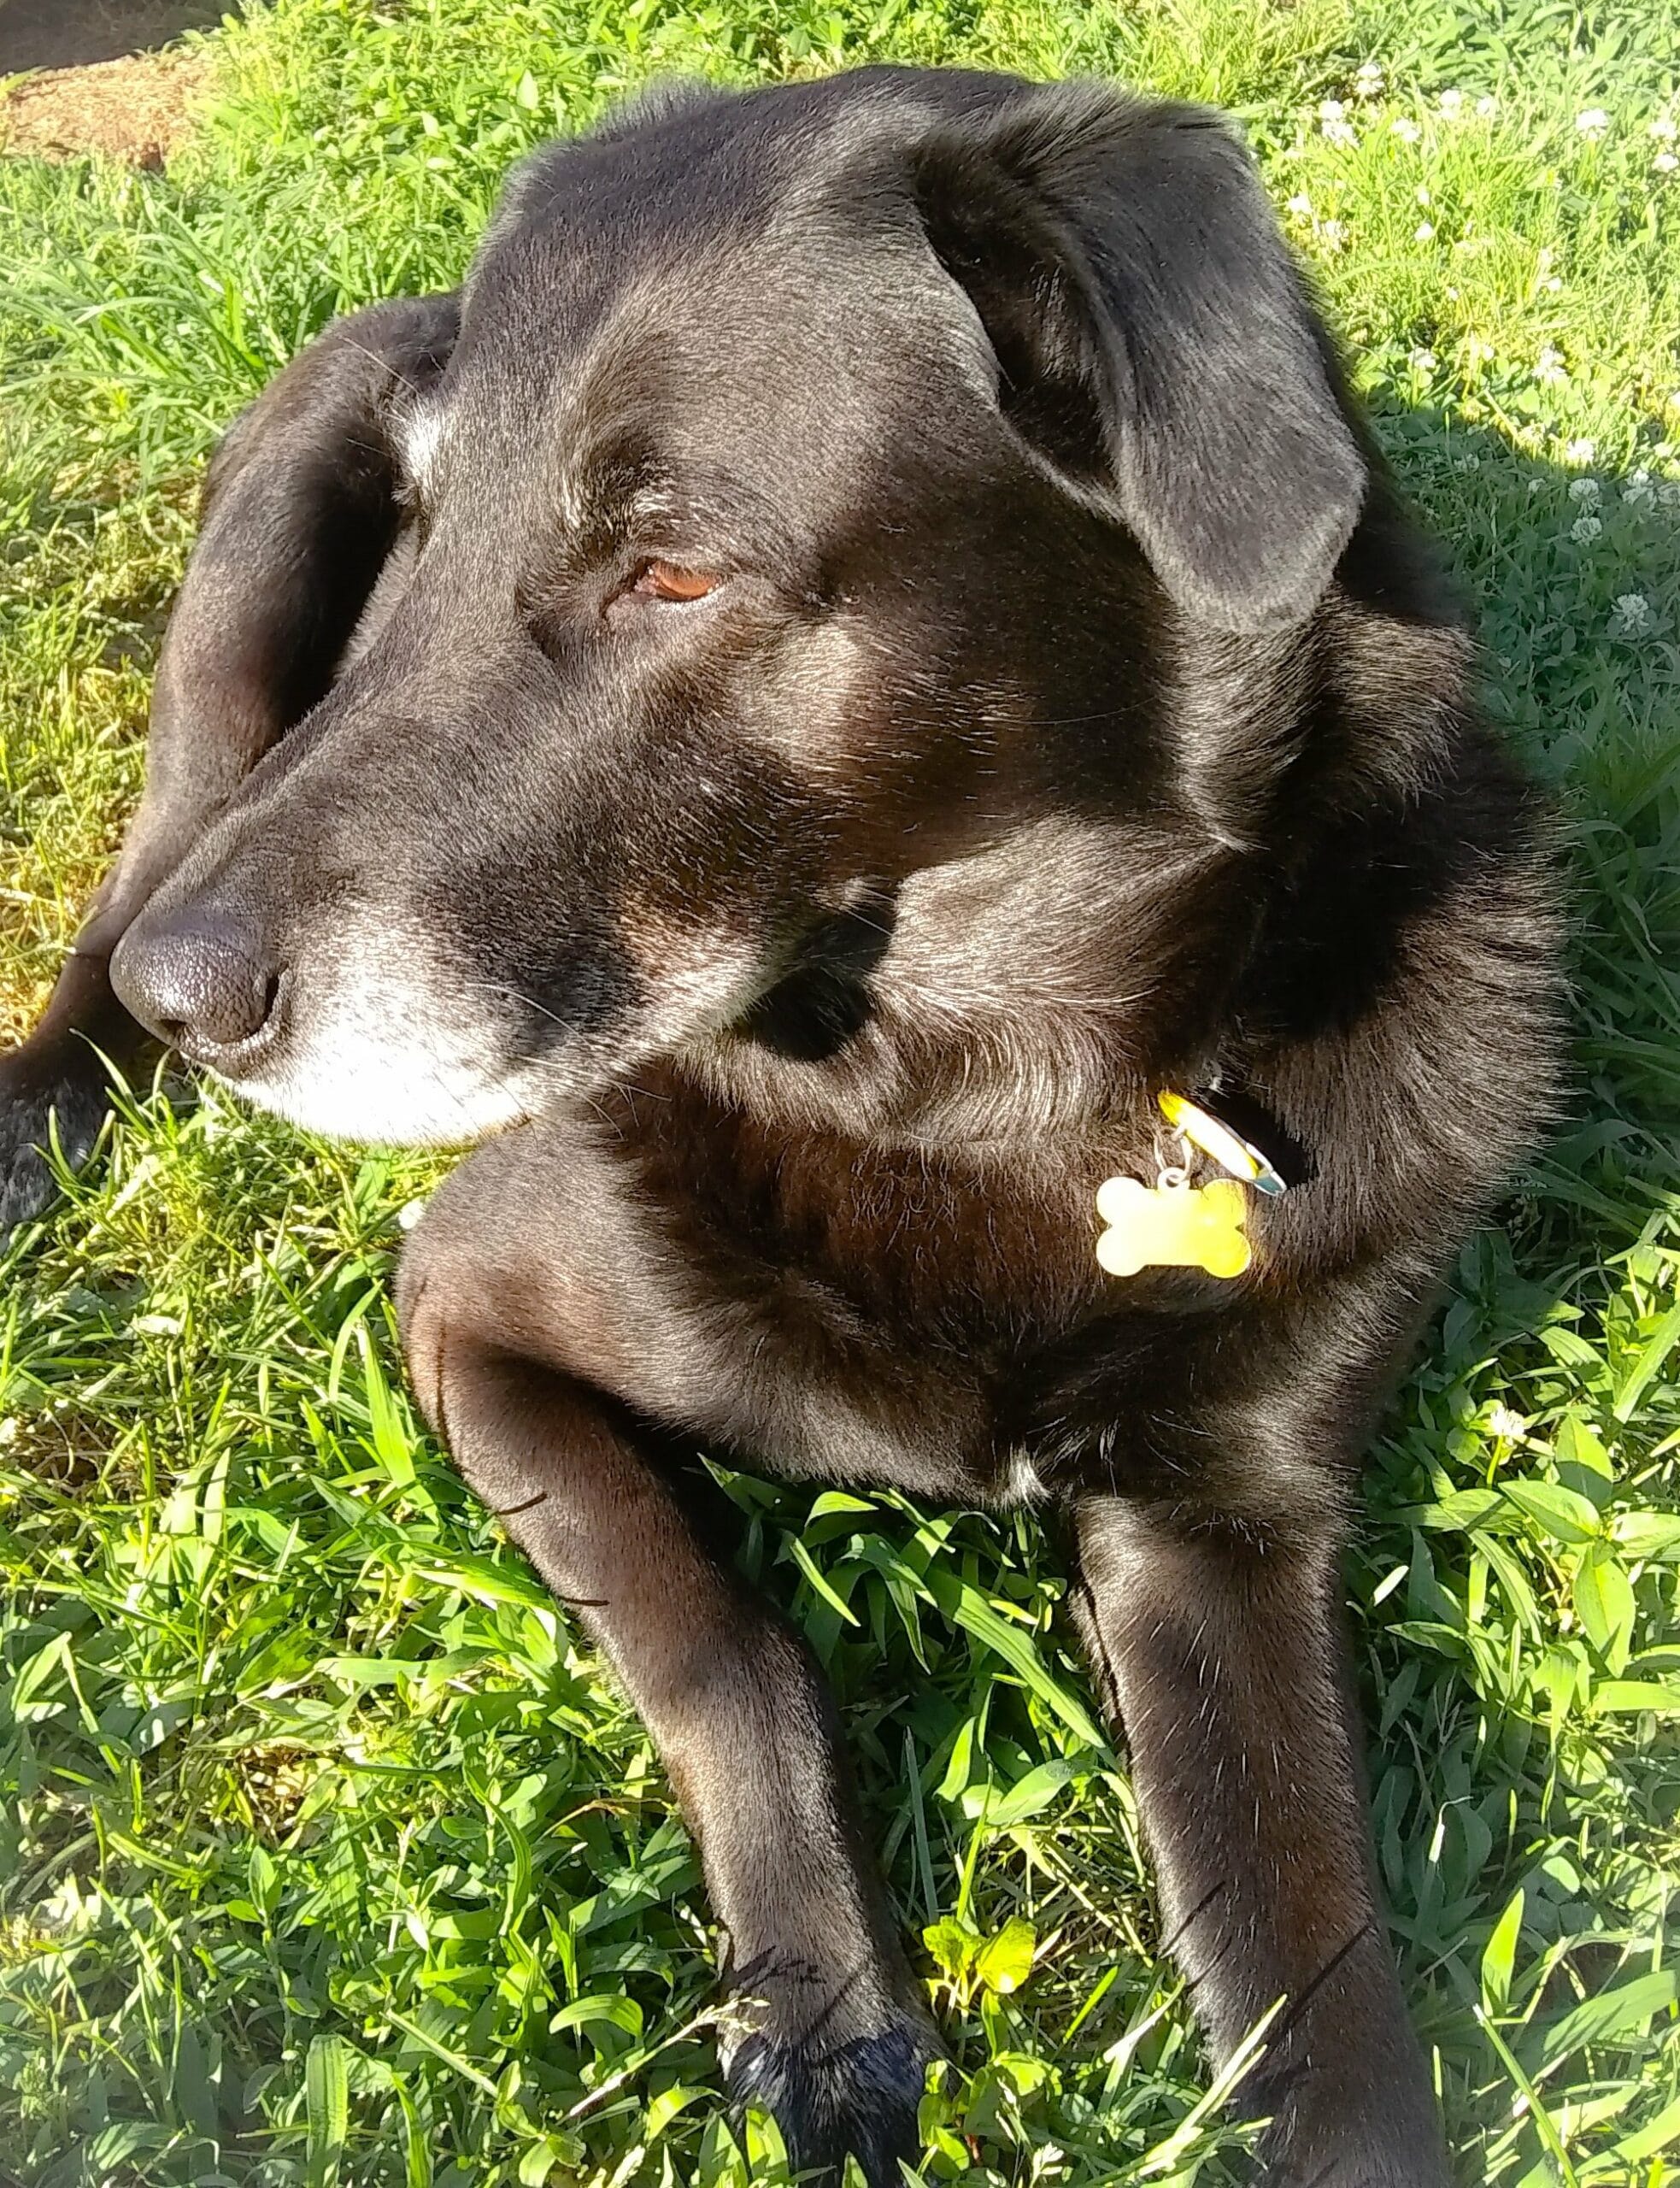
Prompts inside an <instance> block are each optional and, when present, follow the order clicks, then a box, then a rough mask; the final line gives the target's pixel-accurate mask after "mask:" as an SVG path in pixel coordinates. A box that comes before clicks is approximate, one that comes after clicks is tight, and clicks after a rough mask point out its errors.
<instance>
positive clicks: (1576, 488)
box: [1569, 479, 1598, 503]
mask: <svg viewBox="0 0 1680 2188" xmlns="http://www.w3.org/2000/svg"><path fill="white" fill-rule="evenodd" d="M1569 498H1570V500H1571V502H1590V503H1597V500H1598V481H1597V479H1571V480H1570V482H1569Z"/></svg>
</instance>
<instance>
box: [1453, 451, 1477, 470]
mask: <svg viewBox="0 0 1680 2188" xmlns="http://www.w3.org/2000/svg"><path fill="white" fill-rule="evenodd" d="M1453 468H1454V471H1479V470H1480V469H1481V468H1482V459H1481V457H1480V456H1477V455H1475V454H1473V453H1472V454H1471V455H1469V456H1454V458H1453Z"/></svg>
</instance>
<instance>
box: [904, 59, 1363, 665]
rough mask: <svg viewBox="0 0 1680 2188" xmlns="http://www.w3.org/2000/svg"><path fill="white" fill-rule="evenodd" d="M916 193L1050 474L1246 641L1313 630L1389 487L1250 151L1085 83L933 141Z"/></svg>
mask: <svg viewBox="0 0 1680 2188" xmlns="http://www.w3.org/2000/svg"><path fill="white" fill-rule="evenodd" d="M914 187H915V193H916V199H917V204H918V209H919V214H920V216H921V219H922V221H923V224H924V226H925V231H926V233H927V236H928V239H929V241H930V242H931V244H932V247H933V250H934V251H935V253H936V254H937V256H938V257H939V259H940V260H941V261H942V262H943V265H944V267H945V268H946V269H947V271H948V272H949V274H951V275H952V277H953V278H954V279H955V280H956V281H957V282H958V283H959V284H960V285H961V287H962V288H963V289H964V290H965V291H966V292H967V294H968V296H969V297H970V299H971V301H972V303H973V305H974V309H975V310H976V311H977V312H978V315H979V318H980V321H981V323H982V325H983V326H984V329H985V332H986V335H987V338H988V339H989V340H990V344H991V346H992V349H993V350H994V352H995V353H996V360H997V366H998V401H999V404H1000V407H1001V408H1002V410H1003V412H1004V414H1005V415H1006V416H1007V418H1008V419H1009V420H1010V421H1011V423H1012V424H1013V426H1015V427H1016V428H1017V430H1018V431H1019V432H1020V433H1021V434H1022V435H1023V437H1024V438H1025V439H1026V441H1027V442H1028V443H1029V444H1031V446H1032V448H1033V449H1034V450H1036V452H1037V454H1038V456H1040V458H1041V459H1043V460H1047V461H1048V462H1049V463H1051V464H1052V465H1054V468H1055V469H1056V470H1057V472H1058V473H1060V475H1061V476H1062V477H1063V478H1064V479H1066V482H1067V483H1068V484H1069V485H1071V486H1072V487H1073V488H1074V489H1075V490H1076V491H1079V492H1080V493H1081V494H1082V496H1083V497H1085V498H1086V499H1088V500H1091V501H1094V502H1096V503H1097V504H1098V505H1099V506H1101V507H1103V508H1106V509H1108V510H1110V511H1111V512H1112V513H1113V515H1116V516H1118V517H1119V519H1120V520H1121V521H1123V522H1124V523H1125V525H1126V526H1127V527H1128V528H1129V529H1130V530H1131V532H1132V533H1133V534H1134V535H1135V537H1136V538H1137V541H1138V543H1139V544H1140V545H1141V546H1142V547H1143V551H1144V553H1145V554H1146V555H1147V556H1148V558H1149V561H1150V563H1151V565H1152V566H1153V568H1154V571H1155V573H1156V575H1157V577H1158V578H1159V579H1160V582H1161V584H1162V585H1164V586H1165V587H1166V591H1168V593H1169V594H1170V595H1171V596H1172V597H1173V598H1174V599H1175V600H1176V601H1177V602H1178V603H1180V604H1181V605H1182V606H1184V608H1185V609H1187V610H1189V611H1190V612H1191V613H1194V614H1196V615H1200V616H1201V617H1203V618H1204V619H1206V620H1207V621H1210V622H1213V623H1214V624H1216V625H1218V626H1221V627H1223V628H1225V629H1230V630H1236V631H1255V630H1260V629H1264V628H1267V627H1275V626H1279V625H1284V624H1287V623H1289V622H1291V621H1295V620H1297V619H1299V618H1300V617H1301V616H1303V615H1306V614H1307V612H1308V610H1309V609H1311V608H1312V606H1313V603H1314V602H1315V601H1317V599H1318V598H1319V595H1320V594H1321V593H1322V591H1324V588H1325V584H1326V583H1327V581H1328V579H1329V577H1330V572H1331V571H1332V570H1333V569H1334V568H1335V567H1336V561H1337V559H1338V557H1339V556H1340V555H1341V552H1342V548H1343V547H1344V546H1345V545H1346V544H1347V542H1348V537H1349V535H1350V533H1351V532H1352V531H1353V528H1354V523H1355V521H1356V520H1357V518H1358V515H1359V510H1360V502H1361V500H1362V498H1363V496H1364V492H1365V485H1366V470H1365V465H1364V462H1363V459H1362V457H1361V456H1360V450H1359V448H1358V445H1357V444H1356V442H1355V439H1354V434H1353V432H1352V431H1351V430H1350V428H1349V426H1348V422H1347V420H1346V417H1345V416H1344V415H1343V411H1342V406H1341V403H1339V401H1338V399H1337V393H1336V389H1335V387H1334V386H1333V385H1332V374H1333V373H1334V370H1335V368H1334V365H1333V364H1332V363H1331V362H1330V351H1329V344H1328V338H1327V337H1326V336H1325V333H1324V332H1323V330H1322V328H1321V327H1320V326H1319V322H1318V321H1317V319H1316V318H1315V316H1314V315H1313V309H1312V307H1311V305H1310V304H1309V303H1308V302H1307V297H1306V295H1305V292H1304V290H1303V287H1302V284H1301V277H1300V275H1299V274H1298V273H1297V271H1296V268H1295V265H1294V263H1293V262H1292V261H1291V259H1290V257H1289V252H1288V250H1287V249H1286V247H1285V245H1284V244H1283V238H1282V237H1281V235H1280V234H1279V232H1278V226H1277V222H1276V221H1275V220H1274V218H1273V216H1272V211H1271V209H1270V207H1269V206H1268V204H1267V203H1266V198H1265V196H1264V194H1263V192H1262V191H1261V189H1260V183H1259V180H1258V178H1257V177H1256V175H1255V174H1254V168H1253V166H1252V164H1251V162H1250V161H1249V159H1248V155H1247V153H1246V152H1245V151H1244V150H1242V147H1241V146H1240V145H1238V144H1237V143H1236V142H1235V141H1234V140H1233V139H1232V138H1231V137H1230V136H1229V135H1228V134H1227V133H1226V132H1225V130H1224V129H1223V128H1222V127H1221V126H1219V122H1218V121H1216V120H1215V118H1214V117H1213V115H1209V114H1207V113H1205V112H1203V111H1201V109H1195V108H1190V107H1175V106H1161V105H1156V104H1151V103H1143V102H1139V101H1132V100H1128V99H1125V98H1123V97H1119V96H1117V95H1116V94H1115V93H1113V92H1112V91H1107V90H1106V89H1104V88H1103V87H1101V86H1099V85H1080V84H1070V85H1059V86H1054V87H1047V88H1045V89H1043V90H1041V91H1035V92H1031V93H1028V94H1026V95H1025V96H1023V97H1019V98H1018V99H1015V100H1013V101H1012V102H1010V103H1008V104H1007V105H1006V106H1004V107H1002V109H997V108H994V109H991V110H990V112H989V113H986V114H984V115H976V116H971V117H969V118H966V119H965V120H964V121H960V122H957V123H954V124H950V125H947V126H943V127H942V128H940V129H939V130H938V131H937V132H935V133H934V134H933V135H932V136H931V137H930V138H925V139H924V140H923V142H922V143H921V144H920V145H919V148H918V150H917V152H916V154H915V156H914Z"/></svg>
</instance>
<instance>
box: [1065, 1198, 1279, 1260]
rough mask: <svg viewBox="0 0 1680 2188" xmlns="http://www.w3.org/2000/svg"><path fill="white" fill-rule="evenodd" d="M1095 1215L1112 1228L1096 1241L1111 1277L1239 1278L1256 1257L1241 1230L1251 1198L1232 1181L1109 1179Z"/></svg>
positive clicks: (1098, 1254)
mask: <svg viewBox="0 0 1680 2188" xmlns="http://www.w3.org/2000/svg"><path fill="white" fill-rule="evenodd" d="M1096 1212H1097V1214H1098V1215H1100V1216H1101V1218H1102V1220H1103V1221H1104V1222H1105V1223H1106V1224H1107V1226H1109V1227H1108V1229H1107V1230H1106V1231H1105V1232H1103V1233H1102V1235H1101V1238H1099V1239H1098V1240H1097V1242H1096V1257H1097V1259H1098V1261H1099V1262H1101V1264H1102V1266H1103V1268H1106V1269H1107V1272H1108V1273H1109V1274H1110V1275H1111V1276H1136V1275H1137V1272H1138V1270H1139V1269H1141V1268H1203V1269H1206V1270H1207V1273H1208V1275H1209V1276H1241V1275H1242V1272H1243V1270H1244V1269H1245V1268H1248V1263H1249V1261H1250V1260H1251V1259H1252V1257H1253V1252H1252V1249H1251V1248H1250V1246H1249V1244H1248V1239H1247V1238H1246V1237H1245V1236H1244V1235H1243V1229H1242V1226H1243V1225H1244V1223H1246V1222H1247V1220H1248V1195H1247V1193H1246V1192H1245V1191H1243V1188H1242V1186H1241V1185H1239V1184H1238V1183H1237V1180H1236V1179H1234V1178H1215V1179H1213V1183H1212V1184H1211V1185H1183V1184H1173V1183H1163V1184H1161V1185H1143V1184H1141V1183H1140V1182H1139V1180H1138V1179H1136V1178H1110V1179H1108V1180H1107V1183H1106V1184H1105V1185H1102V1187H1101V1190H1100V1191H1098V1193H1097V1196H1096Z"/></svg>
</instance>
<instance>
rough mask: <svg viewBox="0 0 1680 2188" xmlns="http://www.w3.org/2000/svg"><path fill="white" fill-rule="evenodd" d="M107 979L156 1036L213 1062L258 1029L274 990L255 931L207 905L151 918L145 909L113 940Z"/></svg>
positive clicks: (271, 971)
mask: <svg viewBox="0 0 1680 2188" xmlns="http://www.w3.org/2000/svg"><path fill="white" fill-rule="evenodd" d="M111 985H112V986H113V987H115V990H116V991H117V995H118V997H119V998H120V1001H121V1003H122V1004H123V1007H124V1009H126V1010H128V1011H130V1012H132V1015H134V1016H135V1017H136V1018H138V1020H139V1021H140V1023H141V1024H142V1025H143V1026H148V1027H150V1030H151V1031H152V1032H154V1033H156V1035H157V1036H158V1037H159V1038H160V1039H162V1040H165V1041H167V1042H168V1043H169V1044H171V1046H172V1047H174V1048H179V1049H181V1050H184V1051H185V1053H186V1054H187V1055H188V1056H197V1057H201V1058H203V1061H205V1062H210V1063H214V1062H218V1061H219V1060H220V1054H219V1052H220V1051H221V1050H226V1049H232V1048H237V1047H238V1046H239V1045H240V1044H242V1043H244V1042H248V1041H250V1039H252V1038H253V1037H254V1036H255V1035H256V1034H258V1033H260V1032H261V1031H262V1029H263V1027H264V1026H266V1025H267V1023H268V1021H269V1019H270V1017H271V1016H272V1015H273V1008H274V1003H275V1000H276V997H277V996H278V994H279V977H278V975H277V973H275V971H274V969H273V967H272V966H270V965H269V964H268V963H267V960H266V958H265V956H264V955H263V953H262V951H261V950H260V948H259V947H258V945H257V943H256V938H254V937H253V936H251V935H250V934H248V933H246V932H244V930H243V929H242V928H240V927H239V926H237V925H236V924H235V923H234V922H233V921H232V920H229V919H227V918H226V917H224V916H222V915H220V914H216V913H204V912H200V913H194V914H190V915H186V916H185V917H183V918H181V919H180V920H168V921H165V922H162V923H160V924H156V925H155V924H154V923H153V922H152V921H151V920H148V919H146V918H145V917H144V915H142V917H141V918H140V919H139V920H138V921H137V923H136V924H135V925H134V926H132V927H131V928H130V929H129V931H128V932H127V933H126V935H125V936H124V937H123V938H122V940H121V941H120V943H119V944H117V947H116V951H115V956H113V957H112V959H111Z"/></svg>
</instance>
